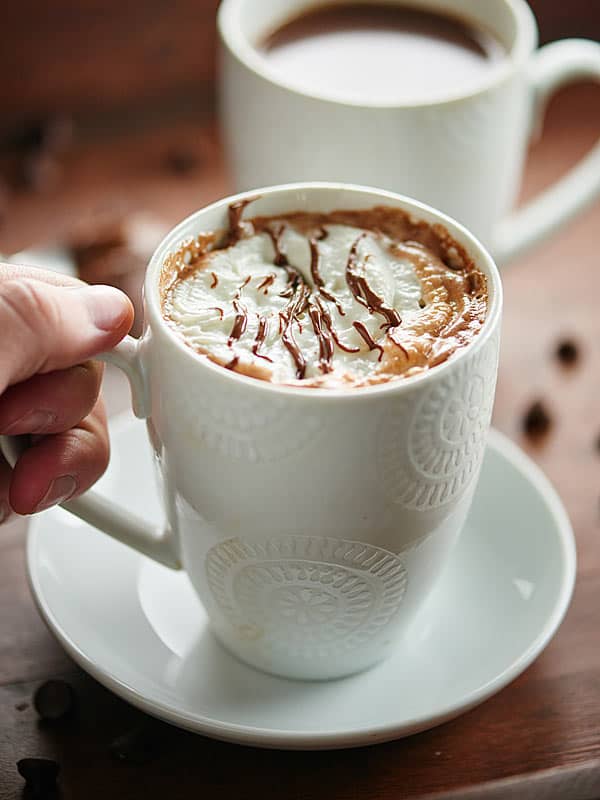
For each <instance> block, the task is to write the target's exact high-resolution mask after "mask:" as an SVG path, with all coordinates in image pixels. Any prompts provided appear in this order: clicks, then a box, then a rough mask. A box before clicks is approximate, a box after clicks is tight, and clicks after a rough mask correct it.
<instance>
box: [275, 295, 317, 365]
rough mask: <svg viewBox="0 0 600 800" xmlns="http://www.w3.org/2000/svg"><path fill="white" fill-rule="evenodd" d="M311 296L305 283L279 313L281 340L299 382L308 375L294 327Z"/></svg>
mask: <svg viewBox="0 0 600 800" xmlns="http://www.w3.org/2000/svg"><path fill="white" fill-rule="evenodd" d="M309 296H310V289H309V287H308V286H307V285H306V284H305V283H304V282H303V283H302V284H301V285H300V286H299V287H298V289H297V291H296V292H295V293H294V296H293V297H292V299H291V300H290V302H289V303H288V304H287V306H286V307H285V308H284V310H283V311H280V312H279V318H280V320H282V321H283V330H282V334H281V340H282V341H283V344H284V345H285V346H286V348H287V349H288V351H289V353H290V355H291V357H292V358H293V360H294V364H295V365H296V377H297V378H298V379H299V380H301V379H302V378H304V375H305V373H306V359H305V358H304V356H303V354H302V351H301V350H300V348H299V347H298V343H297V342H296V340H295V339H294V330H293V327H292V326H293V323H294V321H297V317H298V316H299V315H300V314H302V312H303V311H304V310H305V309H306V307H307V305H308V298H309Z"/></svg>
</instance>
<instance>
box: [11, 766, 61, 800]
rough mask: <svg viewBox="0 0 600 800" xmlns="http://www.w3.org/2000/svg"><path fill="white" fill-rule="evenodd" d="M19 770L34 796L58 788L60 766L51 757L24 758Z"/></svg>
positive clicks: (18, 767)
mask: <svg viewBox="0 0 600 800" xmlns="http://www.w3.org/2000/svg"><path fill="white" fill-rule="evenodd" d="M17 770H18V772H19V775H21V777H23V778H24V779H25V784H26V786H27V788H28V789H29V790H30V791H31V792H32V794H33V795H34V796H35V795H36V794H41V793H42V792H48V791H50V790H52V789H56V781H57V778H58V773H59V772H60V766H59V765H58V764H57V763H56V761H53V760H52V759H50V758H22V759H21V760H20V761H17Z"/></svg>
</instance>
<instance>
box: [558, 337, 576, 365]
mask: <svg viewBox="0 0 600 800" xmlns="http://www.w3.org/2000/svg"><path fill="white" fill-rule="evenodd" d="M555 354H556V358H557V359H558V360H559V361H560V362H561V364H565V365H569V366H570V365H572V364H575V362H576V361H577V360H578V359H579V347H578V346H577V343H576V342H574V341H573V339H562V340H561V341H560V342H559V343H558V344H557V346H556V350H555Z"/></svg>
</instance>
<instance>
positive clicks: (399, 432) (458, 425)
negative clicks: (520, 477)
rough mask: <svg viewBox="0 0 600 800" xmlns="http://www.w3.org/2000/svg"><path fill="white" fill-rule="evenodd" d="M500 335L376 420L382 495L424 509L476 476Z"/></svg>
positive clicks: (455, 493) (446, 499)
mask: <svg viewBox="0 0 600 800" xmlns="http://www.w3.org/2000/svg"><path fill="white" fill-rule="evenodd" d="M499 344H500V342H499V336H498V335H494V336H492V337H490V339H489V340H488V341H487V342H486V343H485V345H484V346H482V347H481V348H479V350H477V351H476V352H474V353H473V355H472V357H471V358H469V359H465V360H464V361H463V363H462V364H461V365H460V368H459V369H456V370H455V371H454V372H451V373H447V374H446V375H445V376H444V377H443V378H440V379H438V380H437V381H436V382H434V383H432V385H431V388H430V389H429V391H428V392H426V393H425V394H424V395H421V396H419V400H418V402H417V404H416V405H415V406H411V405H410V401H405V403H404V405H403V406H402V407H399V409H397V410H396V411H395V412H394V414H388V415H387V416H386V417H385V418H384V419H382V420H381V422H380V427H379V443H378V453H379V455H378V459H377V464H378V468H379V471H380V478H381V481H382V485H383V487H384V490H385V492H386V494H387V496H388V497H389V498H390V499H391V500H392V502H394V503H396V504H398V505H401V506H403V507H404V508H409V509H414V510H419V511H424V510H427V509H433V508H438V507H440V506H443V505H445V504H446V503H449V502H450V501H451V500H453V499H455V498H456V497H458V495H460V494H461V492H462V491H463V490H465V489H466V488H467V486H469V484H470V482H471V480H472V478H473V477H475V476H476V475H477V473H478V470H479V466H480V464H481V460H482V458H483V453H484V449H485V441H486V434H487V430H488V427H489V421H490V417H491V413H492V405H493V400H494V390H495V384H496V379H495V375H496V368H497V362H498V348H499Z"/></svg>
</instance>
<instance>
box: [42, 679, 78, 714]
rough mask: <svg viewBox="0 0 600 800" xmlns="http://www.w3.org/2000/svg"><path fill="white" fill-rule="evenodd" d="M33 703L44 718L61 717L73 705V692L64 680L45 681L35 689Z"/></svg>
mask: <svg viewBox="0 0 600 800" xmlns="http://www.w3.org/2000/svg"><path fill="white" fill-rule="evenodd" d="M33 705H34V708H35V710H36V711H37V713H38V714H39V715H40V717H41V718H42V719H44V720H52V721H54V720H58V719H62V718H63V717H66V716H67V714H70V713H71V711H73V708H74V707H75V692H74V691H73V687H72V686H71V685H70V684H68V683H66V682H65V681H46V683H43V684H42V685H41V686H38V688H37V689H36V692H35V694H34V696H33Z"/></svg>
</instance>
